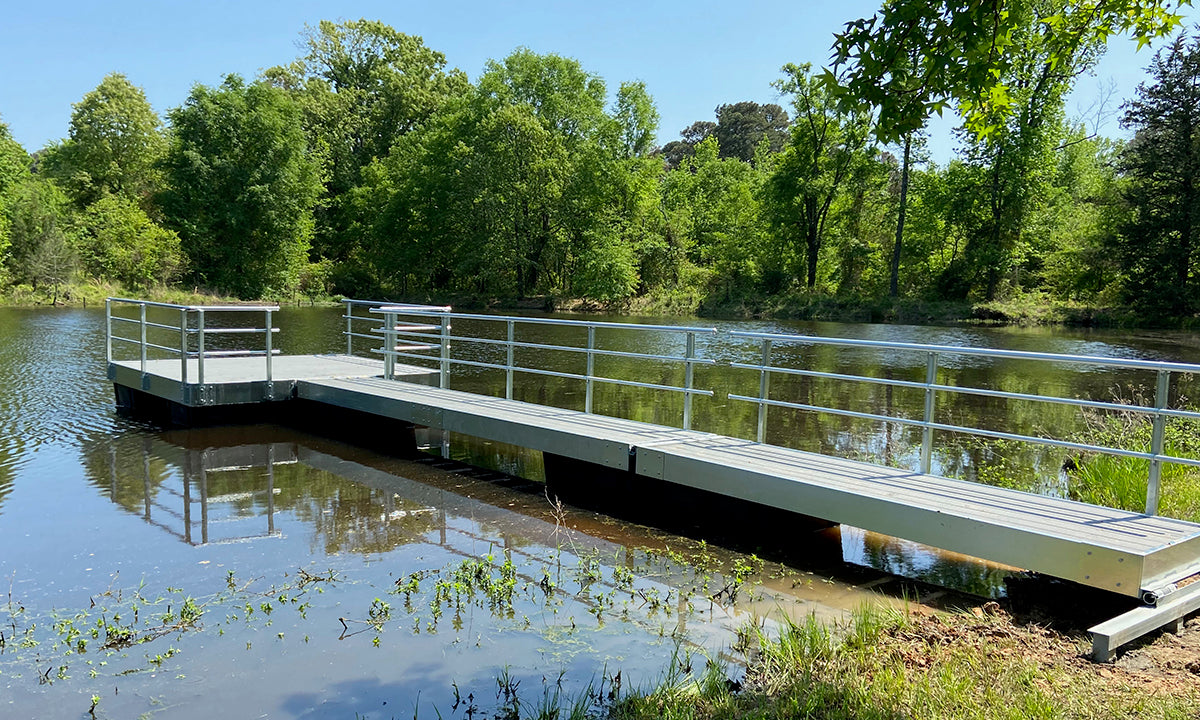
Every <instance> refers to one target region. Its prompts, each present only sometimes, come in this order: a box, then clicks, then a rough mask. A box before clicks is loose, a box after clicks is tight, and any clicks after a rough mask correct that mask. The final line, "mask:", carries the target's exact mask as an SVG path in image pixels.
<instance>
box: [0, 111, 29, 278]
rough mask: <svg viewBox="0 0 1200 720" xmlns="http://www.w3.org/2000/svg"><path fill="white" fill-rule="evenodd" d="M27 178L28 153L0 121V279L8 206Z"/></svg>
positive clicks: (1, 276)
mask: <svg viewBox="0 0 1200 720" xmlns="http://www.w3.org/2000/svg"><path fill="white" fill-rule="evenodd" d="M28 178H29V154H28V153H26V152H25V148H23V147H21V145H20V143H18V142H17V141H16V140H13V137H12V133H10V132H9V130H8V125H6V124H5V123H3V122H0V279H2V278H3V277H4V268H5V256H6V255H7V254H8V246H9V243H10V239H9V227H10V218H9V212H8V208H9V206H10V205H11V202H12V200H11V199H12V196H13V195H14V193H15V192H16V190H17V187H18V186H19V185H20V184H22V183H23V182H25V181H26V180H28Z"/></svg>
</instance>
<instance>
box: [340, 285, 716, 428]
mask: <svg viewBox="0 0 1200 720" xmlns="http://www.w3.org/2000/svg"><path fill="white" fill-rule="evenodd" d="M366 304H369V305H371V307H370V308H369V310H368V312H370V313H373V314H376V315H380V316H382V317H381V319H380V322H379V324H378V326H377V327H374V328H371V330H370V331H369V332H370V333H371V334H372V335H374V336H382V340H383V347H378V348H372V349H371V352H372V353H375V354H378V355H382V356H383V358H384V377H387V378H394V372H395V363H396V359H397V358H405V359H412V360H418V361H427V362H436V363H438V365H439V369H440V373H439V374H440V379H441V382H440V384H441V386H442V387H446V386H447V383H448V377H449V374H450V370H451V368H453V367H454V366H464V367H477V368H484V369H493V370H503V371H504V373H505V383H504V396H505V398H507V399H510V400H511V399H512V398H513V380H514V376H515V375H516V374H517V373H524V374H533V375H542V376H547V377H559V378H565V379H569V380H580V381H583V383H584V387H585V392H584V412H586V413H591V412H592V411H593V397H594V392H595V386H596V384H597V383H601V384H609V385H621V386H626V387H640V388H646V389H651V390H660V391H667V392H677V393H682V394H683V422H682V425H683V427H684V428H685V429H690V428H691V426H692V399H693V398H694V397H695V396H697V395H698V396H701V397H713V396H714V395H715V393H714V392H713V391H712V390H705V389H699V388H696V387H695V383H694V379H695V375H694V371H695V366H696V365H715V364H716V362H715V361H714V360H711V359H709V358H701V357H698V356H697V355H696V336H697V335H713V334H715V333H716V332H717V330H716V328H711V327H690V326H677V325H641V324H636V323H615V322H603V321H587V320H560V319H556V318H536V317H521V316H514V315H484V314H476V313H454V312H452V311H451V309H450V308H448V307H434V306H421V305H399V304H378V305H376V304H374V303H366ZM347 308H348V312H347V313H346V315H347V316H353V319H354V320H357V319H360V318H362V317H364V316H362V315H353V310H352V306H351V305H350V304H349V303H348V304H347ZM401 317H404V318H406V319H407V318H436V319H437V321H438V323H437V324H436V325H433V324H431V323H423V324H413V323H411V322H410V321H407V320H406V323H405V324H398V323H399V318H401ZM345 319H346V326H347V327H346V331H345V333H344V334H345V335H346V336H347V348H348V349H350V348H352V345H351V344H350V343H351V342H352V338H354V337H364V334H362V333H356V332H355V330H354V327H353V320H351V319H349V318H345ZM459 319H465V320H479V321H485V322H498V323H504V324H505V326H506V335H505V338H504V339H498V338H487V337H474V336H470V335H461V334H460V335H455V334H452V333H451V321H452V320H459ZM517 325H553V326H560V327H578V328H583V329H585V330H586V331H587V344H586V346H575V345H560V344H553V343H538V342H528V341H519V340H517V339H516V327H517ZM598 329H611V330H622V331H634V332H637V331H646V332H671V333H678V334H681V335H684V336H685V339H686V350H685V352H684V354H683V355H668V354H656V353H639V352H629V351H624V350H611V349H606V348H600V347H597V343H596V331H597V330H598ZM426 330H427V331H429V332H424V331H426ZM401 340H403V341H404V342H406V343H413V342H418V343H422V344H421V345H403V346H401V345H398V344H397V343H398V342H400V341H401ZM452 343H468V344H479V345H488V346H493V347H501V348H503V349H504V354H505V359H504V362H487V361H482V360H468V359H465V358H455V357H452V356H451V353H450V349H451V344H452ZM518 348H521V349H535V350H543V351H551V352H569V353H576V354H579V355H583V356H584V357H585V361H586V371H585V372H583V373H568V372H560V371H556V370H546V369H543V368H537V367H528V366H523V365H518V364H517V363H516V361H515V357H514V356H515V352H514V351H515V350H516V349H518ZM414 350H421V351H426V352H428V353H430V354H425V353H422V352H412V351H414ZM433 351H436V352H437V354H436V355H435V354H432V352H433ZM597 357H622V358H629V359H633V360H647V361H656V362H675V363H682V364H683V366H684V382H683V385H682V386H675V385H663V384H658V383H647V382H640V381H636V380H625V379H622V378H613V377H606V376H603V375H598V374H597V373H596V368H595V360H596V358H597Z"/></svg>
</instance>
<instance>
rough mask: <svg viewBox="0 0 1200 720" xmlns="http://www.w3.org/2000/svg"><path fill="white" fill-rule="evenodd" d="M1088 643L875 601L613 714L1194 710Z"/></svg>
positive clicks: (862, 715)
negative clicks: (1087, 657) (1098, 656)
mask: <svg viewBox="0 0 1200 720" xmlns="http://www.w3.org/2000/svg"><path fill="white" fill-rule="evenodd" d="M1031 637H1034V638H1036V639H1037V640H1036V642H1031V640H1030V638H1031ZM1078 650H1079V647H1078V645H1077V643H1076V642H1075V641H1073V640H1070V639H1068V638H1061V637H1059V636H1053V635H1051V634H1048V633H1047V632H1046V631H1041V630H1040V629H1035V630H1034V631H1031V632H1029V633H1027V632H1025V631H1023V630H1022V629H1021V628H1019V627H1017V626H1014V625H1013V624H1012V623H1011V621H1009V620H1008V619H1007V618H1005V617H1004V616H1003V615H1000V616H997V617H982V618H980V617H976V616H973V615H969V614H957V615H949V616H932V617H931V616H912V615H907V614H904V613H899V612H896V611H887V610H879V609H873V608H872V609H864V610H861V611H859V612H858V613H856V614H855V615H854V617H853V618H851V619H850V620H849V621H848V622H846V623H844V624H841V625H836V626H830V625H826V624H823V623H821V622H820V621H818V620H816V619H813V618H810V619H808V620H806V621H803V622H789V623H787V624H786V625H785V626H784V627H783V628H782V629H781V630H780V631H779V633H778V634H777V635H773V636H771V635H768V634H766V633H763V632H761V631H759V632H758V633H757V642H756V647H755V648H754V650H753V651H752V652H751V661H750V664H749V667H748V668H747V671H746V677H745V681H744V686H743V687H742V688H741V689H740V690H734V689H733V688H732V687H731V685H730V684H729V683H727V682H718V681H716V680H714V678H713V677H712V674H711V673H710V672H705V673H703V674H702V675H701V676H700V677H699V678H698V679H695V680H691V681H690V682H686V683H680V682H664V683H663V684H662V685H660V686H659V687H656V688H654V689H652V690H649V691H646V692H641V693H634V694H631V695H628V696H626V697H624V698H623V699H622V700H620V701H619V702H618V703H617V704H616V705H615V706H613V707H612V708H611V712H610V713H609V714H610V716H611V717H613V718H622V719H626V718H627V719H629V720H643V719H644V720H652V719H653V720H657V719H659V718H662V719H664V720H675V719H678V720H724V719H725V718H743V717H754V718H814V719H821V720H851V719H854V720H873V719H877V720H892V719H899V718H928V719H930V720H938V719H942V718H944V719H946V720H949V719H951V718H953V719H955V720H958V719H964V718H965V719H970V718H978V719H980V720H982V719H984V718H988V719H993V718H1000V719H1003V718H1011V719H1012V720H1018V719H1020V720H1025V719H1026V718H1033V719H1037V718H1045V719H1057V718H1097V717H1105V718H1162V719H1163V720H1166V719H1169V718H1184V717H1191V714H1190V713H1191V712H1192V709H1193V707H1194V705H1193V703H1194V701H1195V699H1196V698H1195V697H1194V695H1192V694H1187V695H1185V696H1180V695H1171V694H1168V693H1162V694H1157V695H1151V694H1149V693H1146V692H1144V690H1143V689H1142V688H1140V687H1137V686H1134V685H1132V684H1130V683H1127V682H1124V681H1123V680H1122V679H1120V677H1119V676H1118V677H1116V678H1115V679H1114V678H1113V677H1112V676H1113V673H1112V672H1111V671H1108V670H1104V669H1103V668H1101V667H1100V666H1093V665H1090V664H1087V663H1086V662H1084V661H1080V660H1078V658H1077V655H1078ZM1102 670H1103V672H1104V673H1107V674H1108V677H1106V676H1105V675H1104V674H1102V672H1101V671H1102Z"/></svg>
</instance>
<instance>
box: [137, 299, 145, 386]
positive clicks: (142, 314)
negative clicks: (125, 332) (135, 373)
mask: <svg viewBox="0 0 1200 720" xmlns="http://www.w3.org/2000/svg"><path fill="white" fill-rule="evenodd" d="M138 307H139V308H140V309H141V313H140V315H139V317H140V318H141V320H140V322H141V329H142V378H143V380H144V379H145V377H146V303H141V304H139V305H138Z"/></svg>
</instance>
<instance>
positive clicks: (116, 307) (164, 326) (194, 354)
mask: <svg viewBox="0 0 1200 720" xmlns="http://www.w3.org/2000/svg"><path fill="white" fill-rule="evenodd" d="M126 308H128V309H134V310H136V312H137V316H136V317H128V316H125V315H122V314H120V313H121V312H123V311H124V310H125V309H126ZM150 308H153V309H155V310H156V311H158V312H160V313H162V314H163V315H167V316H169V315H171V314H172V313H178V315H177V318H178V320H177V321H176V322H174V323H172V322H169V321H161V320H149V319H148V318H147V310H148V309H150ZM278 310H279V306H278V305H180V304H174V303H162V302H153V301H150V300H135V299H131V298H117V297H110V298H108V299H106V300H105V302H104V316H105V344H106V353H105V359H106V360H107V361H108V362H109V363H112V362H113V361H114V354H113V343H114V342H115V343H121V344H123V345H132V346H134V347H136V348H137V349H138V358H137V359H138V368H139V371H140V372H141V374H142V378H143V380H144V379H145V378H146V375H147V363H149V362H150V357H149V351H150V350H157V351H159V352H162V353H165V354H167V355H168V356H170V357H173V358H178V360H179V378H180V382H181V383H182V384H184V385H187V384H188V365H189V362H188V361H189V360H195V361H196V384H199V385H204V382H205V367H204V365H205V359H210V358H218V357H254V356H261V357H263V358H264V373H265V374H264V377H265V380H266V382H267V384H268V387H269V386H270V384H271V382H272V381H273V372H272V362H271V361H272V358H273V357H274V356H276V355H279V354H280V352H281V351H280V350H279V349H278V348H276V347H274V340H273V338H274V335H275V334H276V333H278V332H279V328H277V327H275V326H274V324H273V322H272V319H273V314H274V313H275V312H277V311H278ZM245 314H261V315H262V317H263V321H262V327H258V326H252V327H223V326H221V325H216V326H214V325H211V322H212V318H214V317H216V318H222V317H223V316H230V315H245ZM130 326H136V328H137V335H136V337H128V336H126V335H123V334H121V332H120V331H119V330H118V328H122V327H130ZM152 330H153V331H159V332H160V333H163V334H166V333H172V334H175V333H177V337H178V344H174V345H164V344H162V342H161V341H160V342H152V341H151V340H150V339H149V336H148V333H149V332H150V331H152ZM229 335H231V336H246V335H249V336H254V335H262V336H263V345H262V348H261V349H258V348H254V349H247V348H239V347H226V346H223V345H214V343H213V339H214V338H215V337H219V336H229Z"/></svg>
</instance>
